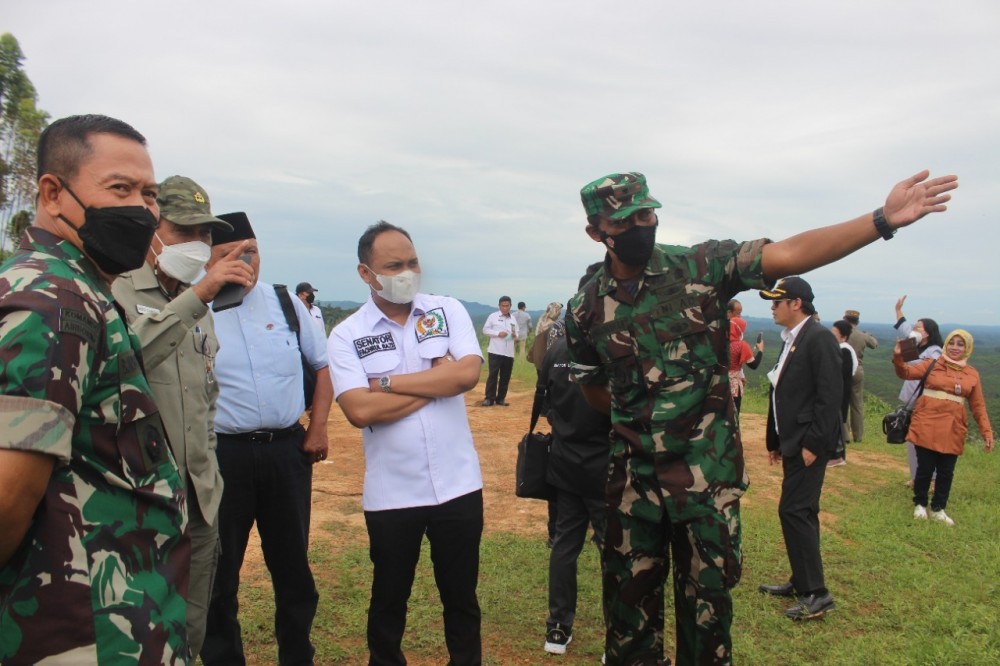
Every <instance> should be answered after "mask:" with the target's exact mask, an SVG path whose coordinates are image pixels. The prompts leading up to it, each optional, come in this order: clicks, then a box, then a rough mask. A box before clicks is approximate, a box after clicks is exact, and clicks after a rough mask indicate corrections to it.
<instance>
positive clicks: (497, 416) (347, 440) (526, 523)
mask: <svg viewBox="0 0 1000 666" xmlns="http://www.w3.org/2000/svg"><path fill="white" fill-rule="evenodd" d="M511 389H512V390H511V392H510V393H509V394H508V396H507V399H508V401H509V402H510V406H509V407H499V406H494V407H489V408H486V407H481V406H480V404H479V403H480V402H481V401H482V389H481V387H477V388H476V389H474V390H473V391H471V392H469V393H467V394H466V395H465V403H466V407H467V411H468V415H469V423H470V425H471V428H472V432H473V436H474V439H475V443H476V449H477V451H478V452H479V458H480V463H481V466H482V472H483V483H484V489H483V498H484V506H485V531H486V532H487V533H492V532H505V533H513V534H520V535H524V536H534V537H538V538H544V536H543V535H544V534H545V531H546V529H545V524H546V520H547V511H546V505H545V503H544V502H540V501H537V500H525V499H519V498H517V497H515V496H514V467H515V462H516V460H517V443H518V441H519V440H520V438H521V436H522V435H523V434H524V433H525V432H527V429H528V424H529V421H530V416H531V402H532V398H533V395H534V390H533V388H532V389H531V390H524V389H523V387H519V386H517V385H513V386H512V387H511ZM741 421H742V423H741V428H742V434H743V446H744V450H745V458H746V464H747V471H748V474H749V475H750V479H751V488H750V491H749V492H748V493H747V495H746V496H745V497H744V499H743V505H744V506H750V505H758V504H763V505H768V506H772V507H776V506H777V502H778V497H779V496H780V493H781V466H780V465H769V464H768V458H767V451H766V447H765V444H764V439H765V437H764V435H765V432H764V431H765V427H766V418H765V417H764V416H763V415H759V414H743V415H742V417H741ZM540 429H541V430H543V431H544V430H547V429H548V428H547V425H546V424H544V423H543V424H542V427H541V428H540ZM329 438H330V456H329V459H328V460H327V461H325V462H324V463H321V464H319V465H317V466H316V468H315V473H314V478H313V506H312V526H313V527H312V532H311V538H312V541H313V543H314V544H316V543H319V542H322V543H323V544H324V547H325V548H329V549H330V550H331V551H332V552H337V550H338V549H339V548H340V547H341V546H342V544H343V543H344V542H343V540H338V539H337V538H336V536H335V535H336V534H338V533H341V530H338V529H337V526H344V527H346V528H351V529H352V530H360V533H361V534H362V535H363V534H364V533H365V528H364V515H363V513H362V510H361V491H362V485H363V481H364V453H363V450H362V444H361V433H360V431H359V430H358V429H357V428H354V427H353V426H351V425H350V424H349V423H348V422H347V420H346V419H345V418H344V415H343V413H342V412H341V411H340V409H339V408H337V407H336V406H334V408H333V410H332V411H331V414H330V425H329ZM849 460H850V464H849V465H848V466H847V467H841V468H835V469H833V470H831V473H830V474H828V475H827V481H826V484H825V486H824V493H831V492H832V493H836V492H845V491H847V490H848V488H849V487H850V486H851V485H856V484H857V482H858V480H859V478H858V477H862V478H863V477H865V476H867V475H868V474H872V473H875V472H876V470H882V469H886V468H896V469H899V471H900V483H902V482H903V481H904V480H905V474H906V466H905V463H901V462H900V461H899V460H897V459H894V458H892V457H890V456H887V455H881V454H878V453H867V452H857V453H852V454H850V456H849ZM842 470H851V473H850V476H848V475H847V474H843V473H838V472H840V471H842ZM866 470H867V472H866ZM851 479H853V481H851ZM836 520H837V517H836V516H835V515H833V514H830V513H827V512H823V514H821V521H822V522H823V524H824V525H830V524H833V523H835V522H836ZM244 579H245V580H246V581H253V584H260V585H262V586H268V587H269V582H268V581H267V574H266V571H265V570H264V567H263V561H262V556H261V551H260V547H259V542H258V540H257V535H256V533H254V534H253V535H252V537H251V542H250V545H249V547H248V549H247V554H246V561H245V565H244ZM484 630H485V627H484ZM487 638H488V637H487V636H485V635H484V651H487V652H488V653H489V654H490V655H491V657H492V659H493V660H494V663H502V664H507V663H510V664H513V663H530V662H525V661H524V658H525V655H523V654H518V655H507V656H509V657H510V659H509V660H507V659H506V658H505V654H504V647H503V646H502V645H497V644H488V641H487V640H486V639H487ZM408 658H409V660H410V663H411V665H412V666H430V665H431V664H437V663H438V661H434V660H421V659H420V658H419V657H416V656H414V655H408ZM567 659H568V660H567ZM533 660H534V657H533V658H532V661H533ZM563 662H564V663H565V664H567V666H568V665H569V664H571V663H576V662H575V660H574V659H573V658H571V657H570V655H569V654H567V655H566V657H565V658H564V659H563Z"/></svg>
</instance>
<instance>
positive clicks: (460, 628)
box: [365, 490, 483, 666]
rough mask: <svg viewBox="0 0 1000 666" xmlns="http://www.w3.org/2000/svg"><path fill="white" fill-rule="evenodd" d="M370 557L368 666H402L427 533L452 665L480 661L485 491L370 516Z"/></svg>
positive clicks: (465, 665)
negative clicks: (410, 603)
mask: <svg viewBox="0 0 1000 666" xmlns="http://www.w3.org/2000/svg"><path fill="white" fill-rule="evenodd" d="M365 524H366V525H367V526H368V540H369V542H370V546H369V556H370V557H371V561H372V564H373V565H374V576H373V580H372V597H371V605H370V606H369V607H368V651H369V652H370V653H371V656H370V657H369V659H368V664H369V666H403V665H405V664H406V657H404V656H403V649H402V642H403V632H404V631H405V630H406V607H407V602H408V601H409V598H410V590H411V588H412V587H413V577H414V575H415V573H416V567H417V562H418V561H419V559H420V544H421V542H422V541H423V537H424V534H425V533H426V534H427V540H428V541H430V544H431V563H432V564H433V567H434V582H435V583H437V588H438V594H439V595H440V597H441V605H442V606H443V607H444V614H443V615H444V640H445V644H446V645H447V646H448V655H449V656H450V660H449V662H448V664H449V666H479V665H480V664H481V663H482V641H481V638H480V623H481V614H480V611H479V600H478V599H477V597H476V584H477V582H478V580H479V542H480V540H481V538H482V534H483V492H482V491H481V490H477V491H475V492H472V493H469V494H468V495H462V496H461V497H456V498H455V499H453V500H451V501H449V502H445V503H444V504H439V505H436V506H419V507H413V508H407V509H391V510H388V511H365Z"/></svg>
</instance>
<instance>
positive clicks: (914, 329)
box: [894, 295, 944, 488]
mask: <svg viewBox="0 0 1000 666" xmlns="http://www.w3.org/2000/svg"><path fill="white" fill-rule="evenodd" d="M905 302H906V296H905V295H904V296H902V297H901V298H900V299H899V300H898V301H896V324H895V326H894V328H895V329H896V337H897V338H898V339H900V340H903V339H904V338H909V337H916V336H920V337H919V340H917V351H919V352H920V356H919V357H918V358H917V359H916V360H915V361H910V365H914V364H916V363H920V362H921V361H922V360H923V359H926V358H937V357H938V356H940V355H941V348H942V347H943V346H944V340H942V339H941V329H940V328H938V325H937V322H936V321H934V320H933V319H918V320H917V323H915V324H911V323H910V322H908V321H907V320H906V317H904V316H903V303H905ZM922 376H923V375H921V377H922ZM918 384H920V377H918V378H917V379H908V380H906V381H905V382H903V386H902V388H900V389H899V400H900V402H902V403H903V404H904V405H905V404H906V403H908V402H909V401H910V398H912V397H913V392H914V391H916V390H917V385H918ZM906 458H907V461H908V462H909V463H910V480H909V481H907V482H906V485H907V486H908V487H910V488H912V487H913V479H915V478H916V476H917V451H916V449H915V448H914V447H913V444H912V443H910V442H907V443H906Z"/></svg>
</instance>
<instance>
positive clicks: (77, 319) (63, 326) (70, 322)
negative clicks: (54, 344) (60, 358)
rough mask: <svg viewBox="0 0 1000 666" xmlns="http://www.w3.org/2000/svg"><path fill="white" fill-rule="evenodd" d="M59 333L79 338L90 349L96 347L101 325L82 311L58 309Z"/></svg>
mask: <svg viewBox="0 0 1000 666" xmlns="http://www.w3.org/2000/svg"><path fill="white" fill-rule="evenodd" d="M59 332H60V333H70V334H71V335H75V336H77V337H78V338H81V339H82V340H83V341H84V342H86V343H87V344H88V345H90V346H91V347H97V344H98V342H99V339H100V335H101V325H100V324H99V323H98V322H96V321H94V319H92V318H91V317H89V316H88V315H87V313H86V312H83V311H82V310H74V309H71V308H59Z"/></svg>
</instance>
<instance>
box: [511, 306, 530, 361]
mask: <svg viewBox="0 0 1000 666" xmlns="http://www.w3.org/2000/svg"><path fill="white" fill-rule="evenodd" d="M514 321H516V322H517V346H518V354H519V355H520V356H522V357H523V356H524V355H525V352H526V351H527V348H528V334H529V333H531V315H530V314H528V306H527V305H525V303H524V301H518V303H517V310H515V311H514Z"/></svg>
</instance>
